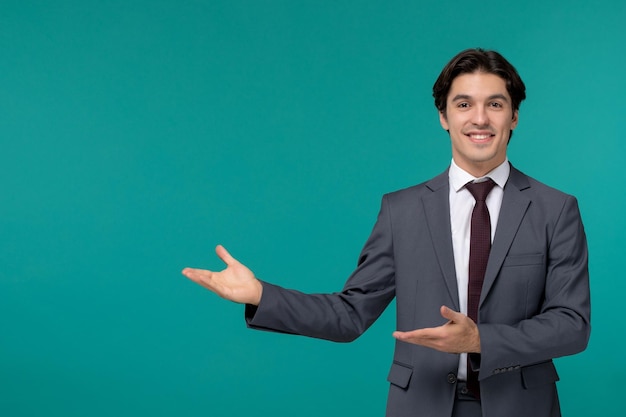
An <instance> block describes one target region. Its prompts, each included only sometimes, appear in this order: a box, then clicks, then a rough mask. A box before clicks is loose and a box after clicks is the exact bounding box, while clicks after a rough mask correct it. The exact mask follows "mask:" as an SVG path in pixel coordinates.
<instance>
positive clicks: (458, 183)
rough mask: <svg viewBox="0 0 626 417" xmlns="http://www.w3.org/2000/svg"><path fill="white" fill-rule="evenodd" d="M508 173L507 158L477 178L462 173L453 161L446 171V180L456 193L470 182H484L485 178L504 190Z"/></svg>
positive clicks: (509, 168)
mask: <svg viewBox="0 0 626 417" xmlns="http://www.w3.org/2000/svg"><path fill="white" fill-rule="evenodd" d="M510 173H511V165H510V164H509V159H508V158H505V159H504V162H503V163H501V164H500V165H498V166H497V167H495V168H494V169H493V170H491V171H490V172H488V173H487V175H485V176H482V177H478V178H476V177H474V176H473V175H471V174H470V173H468V172H467V171H464V170H463V169H462V168H459V166H458V165H457V164H456V163H455V162H454V159H453V160H452V163H451V164H450V170H449V171H448V179H449V181H450V187H451V188H452V189H453V190H454V191H456V192H458V191H459V190H461V188H463V187H465V184H467V183H468V182H470V181H478V182H480V180H484V179H485V178H491V179H492V180H493V182H495V183H496V184H497V185H498V186H499V187H500V188H504V185H505V184H506V182H507V180H508V179H509V174H510Z"/></svg>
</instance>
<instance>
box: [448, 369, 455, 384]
mask: <svg viewBox="0 0 626 417" xmlns="http://www.w3.org/2000/svg"><path fill="white" fill-rule="evenodd" d="M447 380H448V383H449V384H456V375H455V374H454V373H452V372H450V373H449V374H448V377H447Z"/></svg>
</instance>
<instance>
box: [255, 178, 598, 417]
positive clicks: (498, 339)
mask: <svg viewBox="0 0 626 417" xmlns="http://www.w3.org/2000/svg"><path fill="white" fill-rule="evenodd" d="M448 193H449V182H448V175H447V171H446V172H444V173H443V174H441V175H439V176H437V177H435V178H433V179H432V180H430V181H428V182H425V183H423V184H420V185H417V186H414V187H411V188H407V189H404V190H400V191H397V192H394V193H390V194H387V195H385V196H384V197H383V200H382V206H381V209H380V213H379V215H378V220H377V222H376V224H375V226H374V229H373V231H372V233H371V235H370V237H369V239H368V240H367V242H366V243H365V246H364V248H363V250H362V252H361V255H360V257H359V262H358V267H357V269H356V270H355V271H354V273H353V274H352V275H351V276H350V278H349V279H348V281H347V282H346V284H345V287H344V289H343V290H342V291H341V292H340V293H335V294H303V293H301V292H298V291H293V290H287V289H283V288H280V287H277V286H275V285H272V284H269V283H263V297H262V300H261V303H260V305H259V306H258V307H251V306H247V308H246V320H247V323H248V325H249V326H250V327H252V328H257V329H264V330H271V331H278V332H283V333H293V334H300V335H305V336H310V337H316V338H322V339H328V340H333V341H339V342H348V341H351V340H354V339H355V338H356V337H358V336H359V335H360V334H362V333H363V332H364V331H365V330H366V329H367V328H368V327H369V326H370V325H371V324H372V323H373V322H374V321H375V320H376V319H377V318H378V317H379V316H380V314H381V313H382V312H383V310H384V309H385V308H386V307H387V305H388V304H389V303H390V301H391V300H392V299H393V297H394V296H395V297H396V300H397V302H396V306H397V308H396V310H397V311H396V314H397V329H398V330H402V331H407V330H413V329H418V328H425V327H434V326H439V325H442V324H443V323H444V319H443V318H442V317H441V316H440V313H439V307H440V306H441V305H447V306H449V307H451V308H453V309H455V310H457V311H458V310H459V301H458V291H457V280H456V273H455V267H454V258H453V250H452V238H451V231H450V230H451V229H450V214H449V213H450V210H449V196H448ZM478 327H479V332H480V339H481V349H482V353H481V355H480V361H479V363H475V362H476V361H474V362H473V365H474V366H475V367H476V368H478V369H479V380H480V385H481V400H482V408H483V416H484V417H516V416H520V417H522V416H532V417H544V416H545V417H554V416H559V415H560V407H559V401H558V396H557V391H556V384H555V382H556V381H557V380H558V375H557V372H556V369H555V367H554V365H553V362H552V359H553V358H556V357H559V356H564V355H571V354H574V353H577V352H580V351H582V350H584V349H585V347H586V346H587V342H588V339H589V334H590V297H589V276H588V269H587V245H586V238H585V232H584V230H583V225H582V222H581V218H580V213H579V210H578V205H577V202H576V199H575V198H574V197H572V196H568V195H566V194H563V193H561V192H560V191H557V190H555V189H552V188H549V187H547V186H545V185H543V184H541V183H539V182H537V181H535V180H533V179H532V178H529V177H527V176H526V175H524V174H522V173H521V172H519V171H518V170H516V169H514V168H513V167H512V168H511V173H510V176H509V180H508V182H507V184H506V186H505V189H504V196H503V200H502V207H501V211H500V217H499V220H498V225H497V228H496V233H495V237H494V242H493V246H492V250H491V254H490V257H489V262H488V266H487V271H486V274H485V281H484V284H483V289H482V295H481V301H480V305H479V315H478ZM458 361H459V357H458V355H454V354H448V353H442V352H439V351H436V350H432V349H428V348H424V347H421V346H416V345H412V344H408V343H404V342H396V347H395V352H394V358H393V363H392V365H391V370H390V372H389V376H388V381H389V382H390V389H389V396H388V401H387V415H388V416H394V417H396V416H397V417H400V416H417V415H419V416H423V417H427V416H432V417H442V416H450V415H451V414H452V407H453V403H454V395H455V382H456V375H455V374H456V371H457V368H458Z"/></svg>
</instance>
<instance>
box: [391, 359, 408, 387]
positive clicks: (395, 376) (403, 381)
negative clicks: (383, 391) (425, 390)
mask: <svg viewBox="0 0 626 417" xmlns="http://www.w3.org/2000/svg"><path fill="white" fill-rule="evenodd" d="M411 375H413V367H412V366H409V365H405V364H403V363H400V362H397V361H393V363H392V364H391V369H390V370H389V375H387V381H389V382H391V383H392V384H393V385H396V386H398V387H400V388H402V389H406V387H408V386H409V381H411Z"/></svg>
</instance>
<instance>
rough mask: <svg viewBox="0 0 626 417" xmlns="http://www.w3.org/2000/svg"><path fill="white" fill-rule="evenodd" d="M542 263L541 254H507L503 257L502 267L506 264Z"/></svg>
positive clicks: (525, 264)
mask: <svg viewBox="0 0 626 417" xmlns="http://www.w3.org/2000/svg"><path fill="white" fill-rule="evenodd" d="M527 265H543V254H541V253H537V254H528V255H509V256H507V257H506V258H504V263H503V264H502V266H503V267H506V266H527Z"/></svg>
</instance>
